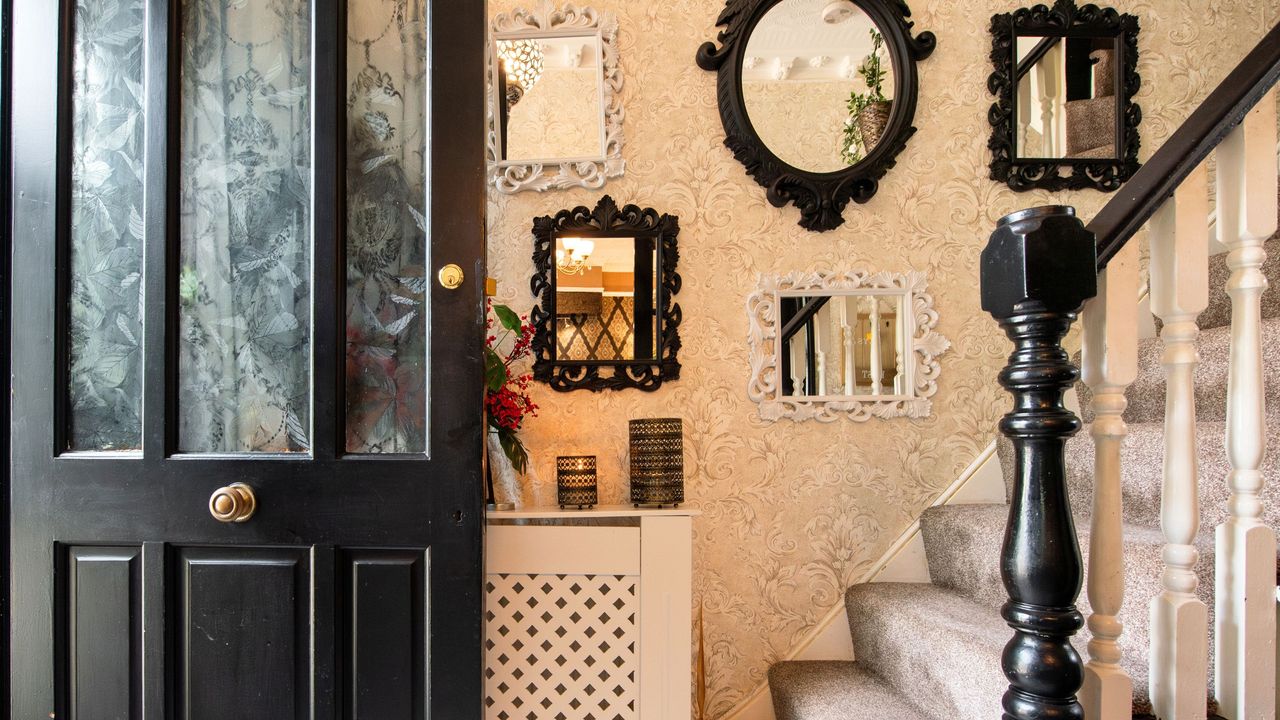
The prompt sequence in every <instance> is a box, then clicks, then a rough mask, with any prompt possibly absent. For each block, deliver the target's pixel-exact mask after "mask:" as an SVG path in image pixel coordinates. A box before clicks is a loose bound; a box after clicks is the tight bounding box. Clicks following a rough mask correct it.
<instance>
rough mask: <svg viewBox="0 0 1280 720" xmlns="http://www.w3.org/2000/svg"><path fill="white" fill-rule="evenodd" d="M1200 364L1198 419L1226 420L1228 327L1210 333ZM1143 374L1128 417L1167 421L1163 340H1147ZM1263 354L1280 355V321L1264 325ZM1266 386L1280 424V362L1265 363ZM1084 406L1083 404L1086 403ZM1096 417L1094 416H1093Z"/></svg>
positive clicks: (1272, 419) (1272, 415) (1274, 420)
mask: <svg viewBox="0 0 1280 720" xmlns="http://www.w3.org/2000/svg"><path fill="white" fill-rule="evenodd" d="M1199 350H1200V367H1199V368H1198V369H1197V370H1196V382H1195V399H1196V419H1197V420H1201V421H1214V422H1223V421H1225V420H1226V419H1227V379H1228V377H1227V376H1228V373H1229V371H1230V363H1229V357H1230V352H1231V337H1230V332H1229V331H1227V329H1226V328H1223V329H1220V330H1215V331H1213V332H1211V333H1206V334H1205V335H1203V336H1202V337H1201V342H1200V344H1199ZM1139 352H1140V357H1141V359H1140V360H1139V373H1138V378H1137V380H1135V381H1134V383H1133V384H1132V385H1130V386H1129V391H1128V392H1127V393H1125V397H1126V398H1127V399H1128V401H1129V406H1128V408H1126V409H1125V413H1124V419H1125V420H1126V421H1128V422H1131V423H1140V422H1164V410H1165V381H1164V368H1163V367H1161V366H1160V357H1161V354H1162V352H1163V348H1162V346H1161V344H1160V342H1159V341H1150V342H1143V343H1142V346H1141V348H1140V350H1139ZM1262 357H1263V358H1264V359H1265V358H1274V357H1280V320H1271V321H1268V322H1267V323H1266V324H1265V325H1264V326H1263V335H1262ZM1262 374H1263V388H1264V392H1265V397H1266V408H1267V416H1268V417H1267V419H1268V421H1269V423H1270V424H1272V425H1276V426H1280V363H1277V362H1270V363H1267V362H1264V363H1263V370H1262ZM1082 407H1083V405H1082ZM1090 419H1092V418H1090Z"/></svg>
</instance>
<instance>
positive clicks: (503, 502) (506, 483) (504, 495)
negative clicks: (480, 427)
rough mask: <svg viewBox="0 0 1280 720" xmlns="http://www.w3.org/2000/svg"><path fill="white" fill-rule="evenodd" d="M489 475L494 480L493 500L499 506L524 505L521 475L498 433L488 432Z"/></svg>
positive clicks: (513, 506)
mask: <svg viewBox="0 0 1280 720" xmlns="http://www.w3.org/2000/svg"><path fill="white" fill-rule="evenodd" d="M486 439H487V442H488V448H489V476H490V478H492V480H493V502H494V505H495V506H496V507H497V508H499V509H502V508H512V509H519V508H520V507H523V506H524V501H523V498H522V497H521V489H520V476H519V475H517V474H516V469H515V468H514V467H512V466H511V461H510V460H509V459H507V454H506V453H505V452H503V451H502V443H501V442H499V441H498V435H497V433H488V436H487V438H486Z"/></svg>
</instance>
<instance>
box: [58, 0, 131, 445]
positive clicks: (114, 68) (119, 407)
mask: <svg viewBox="0 0 1280 720" xmlns="http://www.w3.org/2000/svg"><path fill="white" fill-rule="evenodd" d="M143 24H144V7H143V2H142V0H116V1H113V2H81V3H77V4H76V6H75V36H74V50H73V56H74V66H73V71H72V100H71V105H72V130H71V136H72V137H71V245H70V260H71V285H70V291H71V296H70V298H69V299H68V301H69V303H70V320H71V322H70V328H69V332H70V338H69V340H70V343H69V348H70V374H69V379H70V383H69V387H68V401H69V405H70V407H69V409H68V410H69V411H68V413H67V417H68V424H69V428H68V431H69V432H68V444H69V446H70V447H69V449H71V450H85V451H92V450H135V449H137V448H139V447H141V445H142V423H141V418H142V353H141V343H142V313H141V305H142V236H143V217H142V213H143V193H142V165H143V119H142V50H143V44H142V28H143Z"/></svg>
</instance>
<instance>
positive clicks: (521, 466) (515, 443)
mask: <svg viewBox="0 0 1280 720" xmlns="http://www.w3.org/2000/svg"><path fill="white" fill-rule="evenodd" d="M498 444H500V445H502V454H504V455H506V456H507V459H508V460H510V461H511V467H512V468H514V469H515V471H516V472H518V473H520V474H521V475H523V474H524V473H525V471H526V470H528V469H529V452H528V451H527V450H525V449H524V443H522V442H520V438H519V436H517V435H516V433H515V431H514V430H508V429H506V428H503V429H501V430H499V431H498Z"/></svg>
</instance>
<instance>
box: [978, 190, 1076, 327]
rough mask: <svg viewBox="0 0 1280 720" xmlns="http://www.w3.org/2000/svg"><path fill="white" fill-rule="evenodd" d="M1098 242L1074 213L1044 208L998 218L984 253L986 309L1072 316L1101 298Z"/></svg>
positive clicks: (1001, 314) (997, 313) (996, 312)
mask: <svg viewBox="0 0 1280 720" xmlns="http://www.w3.org/2000/svg"><path fill="white" fill-rule="evenodd" d="M1097 263H1098V256H1097V243H1096V241H1095V239H1094V235H1093V233H1091V232H1089V231H1088V230H1087V229H1085V226H1084V223H1082V222H1080V219H1079V218H1077V217H1076V211H1075V208H1073V207H1069V206H1066V205H1046V206H1043V207H1035V208H1029V209H1026V210H1020V211H1018V212H1016V213H1012V214H1010V215H1006V216H1005V217H1003V218H1001V219H1000V223H999V225H997V226H996V231H995V232H993V233H992V234H991V239H990V240H989V241H988V242H987V247H986V249H984V250H983V251H982V309H983V310H986V311H987V312H989V313H991V314H992V315H993V316H995V317H996V318H1007V317H1010V316H1013V315H1016V314H1020V313H1022V312H1034V311H1049V312H1058V313H1073V312H1076V311H1078V310H1079V309H1080V307H1081V306H1082V305H1083V304H1084V301H1085V300H1088V299H1089V298H1091V297H1093V296H1094V295H1096V294H1097V293H1098V267H1097Z"/></svg>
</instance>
